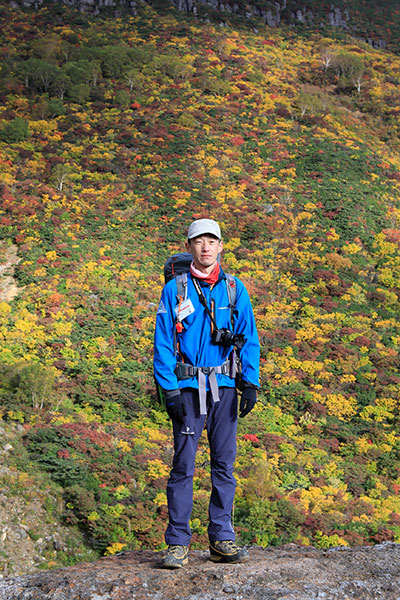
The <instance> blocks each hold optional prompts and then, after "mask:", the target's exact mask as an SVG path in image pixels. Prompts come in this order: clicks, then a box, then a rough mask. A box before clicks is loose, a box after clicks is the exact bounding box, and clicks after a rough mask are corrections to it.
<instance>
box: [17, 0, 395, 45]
mask: <svg viewBox="0 0 400 600" xmlns="http://www.w3.org/2000/svg"><path fill="white" fill-rule="evenodd" d="M44 1H45V0H9V3H10V5H11V6H12V7H13V8H18V7H25V8H26V7H34V8H35V9H38V8H40V6H41V5H42V4H43V2H44ZM53 2H62V3H64V4H66V5H68V6H71V7H75V8H76V9H77V10H79V11H81V12H90V13H93V14H99V13H100V12H101V11H102V10H104V9H108V10H111V11H112V12H113V13H114V14H116V15H119V14H120V13H121V12H122V11H128V12H129V13H130V14H132V15H135V14H136V13H137V8H138V5H139V4H140V3H145V2H147V3H148V4H152V0H53ZM166 2H169V3H170V4H172V5H173V6H175V8H176V9H177V10H179V11H182V12H187V13H192V14H194V15H203V16H205V17H207V11H208V10H212V11H213V12H214V13H215V12H217V13H220V15H221V21H222V23H223V22H224V17H225V18H226V15H232V14H234V15H240V16H242V17H245V18H247V19H259V20H261V21H262V22H264V23H265V24H266V25H268V26H270V27H278V26H279V25H283V24H292V25H293V24H296V23H297V24H299V23H302V24H306V25H310V26H315V27H317V28H324V27H325V26H326V25H330V26H332V27H337V28H339V29H342V30H344V31H347V32H348V33H351V34H353V35H356V37H360V36H358V35H357V31H356V29H355V28H354V26H353V25H352V19H351V14H350V12H349V11H348V10H347V9H345V10H342V9H341V8H340V7H338V6H335V5H334V4H331V5H330V8H329V10H328V12H327V13H326V17H325V19H324V21H323V22H320V21H318V19H317V18H316V16H315V14H314V11H313V10H312V8H310V6H309V5H307V3H306V2H305V1H303V0H299V1H298V2H297V6H296V5H293V3H292V4H291V7H290V8H289V7H288V5H287V0H279V1H277V0H273V1H267V2H262V3H261V4H262V6H259V3H257V2H248V3H243V2H241V3H238V2H235V0H166ZM362 39H363V41H365V42H367V43H369V44H370V45H371V46H374V47H378V48H385V47H386V42H385V40H382V39H381V40H376V39H373V38H372V37H371V38H369V37H362Z"/></svg>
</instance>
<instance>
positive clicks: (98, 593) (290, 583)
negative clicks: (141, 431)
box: [0, 542, 400, 600]
mask: <svg viewBox="0 0 400 600" xmlns="http://www.w3.org/2000/svg"><path fill="white" fill-rule="evenodd" d="M160 556H161V555H160V554H159V553H155V552H150V551H142V552H140V551H132V552H125V553H122V554H119V555H116V556H111V557H105V558H101V559H100V560H98V561H97V562H95V563H81V564H79V565H75V566H73V567H69V568H65V569H58V570H55V571H49V572H45V573H36V574H33V575H24V576H20V577H16V578H10V579H4V580H2V581H0V600H128V599H129V600H151V599H153V600H178V599H179V600H241V599H243V600H313V599H324V600H333V599H335V600H349V599H357V600H378V599H379V600H382V599H384V600H400V545H399V544H394V543H391V542H385V543H384V544H381V545H378V546H374V547H362V548H332V549H329V550H318V549H315V548H300V547H298V546H295V545H292V544H290V545H287V546H283V547H281V548H266V549H262V548H259V547H255V548H251V549H250V561H249V562H248V563H245V564H241V565H219V564H215V563H212V562H211V561H210V560H209V558H208V552H201V551H194V552H192V553H191V555H190V560H189V564H188V565H187V566H186V567H185V568H183V569H178V570H175V571H168V570H164V569H160V568H159V559H160Z"/></svg>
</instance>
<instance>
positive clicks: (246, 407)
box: [239, 383, 257, 417]
mask: <svg viewBox="0 0 400 600" xmlns="http://www.w3.org/2000/svg"><path fill="white" fill-rule="evenodd" d="M256 402H257V388H255V387H254V386H252V385H247V384H246V383H245V384H244V390H243V392H242V397H241V399H240V413H239V417H245V416H246V415H248V414H249V412H250V411H251V410H252V409H253V408H254V405H255V403H256Z"/></svg>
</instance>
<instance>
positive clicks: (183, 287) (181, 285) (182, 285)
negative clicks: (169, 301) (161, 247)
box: [175, 273, 187, 300]
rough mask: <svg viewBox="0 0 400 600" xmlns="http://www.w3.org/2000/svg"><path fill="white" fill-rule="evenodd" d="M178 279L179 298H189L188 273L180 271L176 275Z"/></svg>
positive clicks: (177, 291) (176, 279) (177, 290)
mask: <svg viewBox="0 0 400 600" xmlns="http://www.w3.org/2000/svg"><path fill="white" fill-rule="evenodd" d="M175 281H176V296H177V298H178V299H180V298H182V300H186V298H187V273H180V274H179V275H176V276H175Z"/></svg>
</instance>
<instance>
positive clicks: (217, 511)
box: [165, 387, 237, 546]
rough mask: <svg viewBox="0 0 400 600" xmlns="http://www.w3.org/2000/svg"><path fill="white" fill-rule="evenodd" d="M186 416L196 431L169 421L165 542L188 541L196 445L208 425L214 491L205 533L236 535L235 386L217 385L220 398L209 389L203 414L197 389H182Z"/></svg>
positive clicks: (186, 543) (214, 537) (216, 537)
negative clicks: (170, 442)
mask: <svg viewBox="0 0 400 600" xmlns="http://www.w3.org/2000/svg"><path fill="white" fill-rule="evenodd" d="M182 396H183V397H184V400H185V406H186V412H187V418H186V421H187V423H188V424H190V425H191V427H192V430H193V431H194V435H186V434H183V433H181V430H182V429H183V428H182V426H181V424H180V423H177V422H173V429H174V451H175V452H174V460H173V466H172V470H171V474H170V477H169V480H168V485H167V498H168V514H169V523H168V527H167V530H166V533H165V541H166V543H167V544H168V545H175V544H177V545H182V546H189V543H190V539H191V530H190V525H189V519H190V515H191V512H192V507H193V473H194V464H195V456H196V450H197V445H198V441H199V437H200V435H201V433H202V431H203V428H204V423H206V427H207V435H208V442H209V445H210V457H211V484H212V491H211V497H210V504H209V511H208V514H209V525H208V537H209V539H210V541H216V540H235V533H234V531H233V527H232V522H231V513H232V506H233V500H234V496H235V489H236V480H235V478H234V476H233V463H234V461H235V457H236V430H237V394H236V389H235V388H228V387H220V388H219V398H220V401H219V402H213V400H212V397H211V393H210V392H209V393H208V394H207V415H200V409H199V392H198V390H197V389H192V388H184V389H182Z"/></svg>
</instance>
